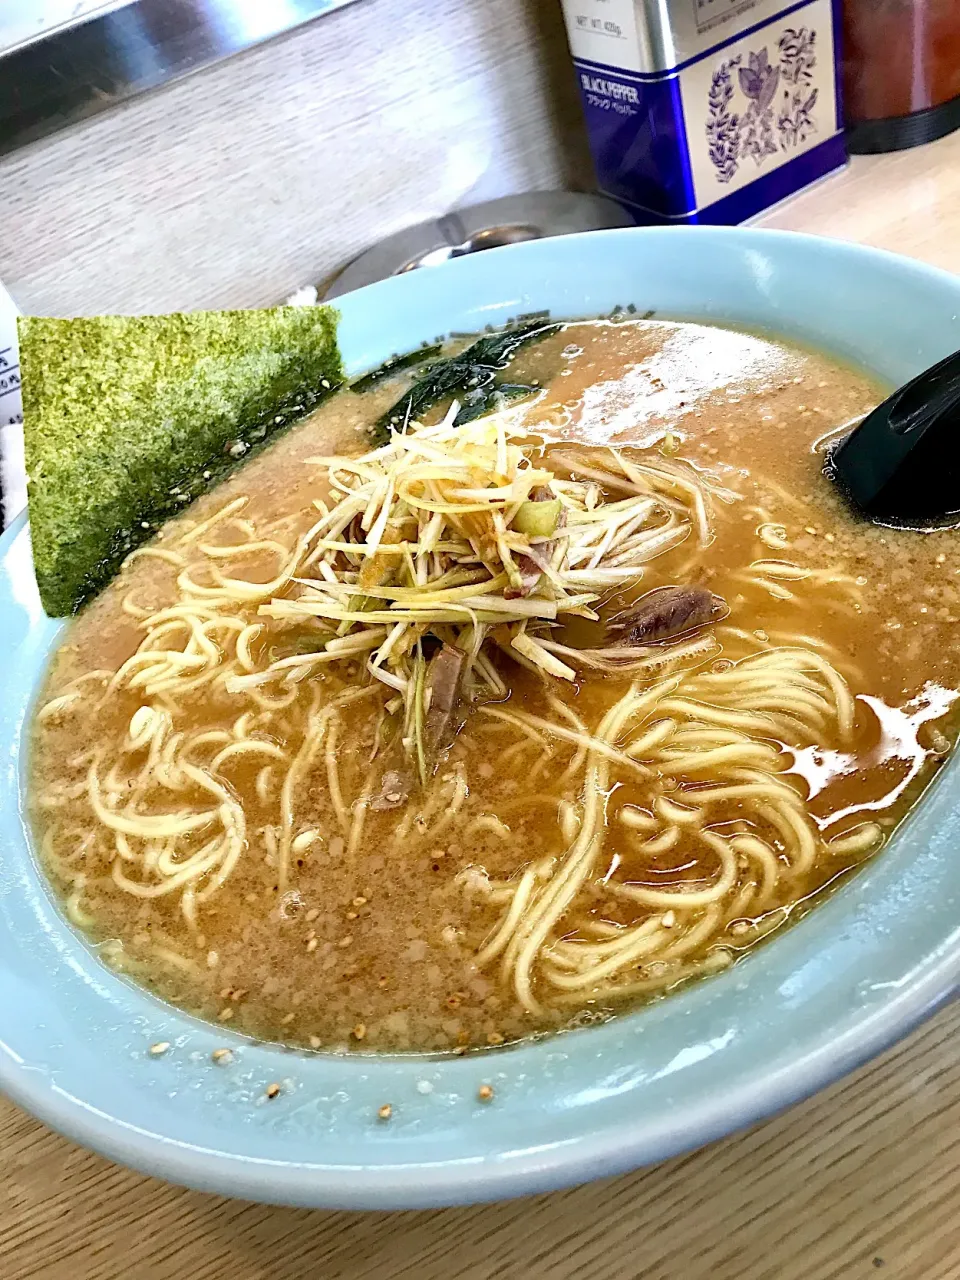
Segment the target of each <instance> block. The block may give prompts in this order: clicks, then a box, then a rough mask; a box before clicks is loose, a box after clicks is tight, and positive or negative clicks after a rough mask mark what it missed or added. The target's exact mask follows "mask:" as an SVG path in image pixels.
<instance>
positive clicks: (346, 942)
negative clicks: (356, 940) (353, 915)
mask: <svg viewBox="0 0 960 1280" xmlns="http://www.w3.org/2000/svg"><path fill="white" fill-rule="evenodd" d="M352 941H353V939H352V938H351V937H350V935H349V933H348V934H347V936H346V937H345V938H341V939H340V941H339V942H338V943H337V946H338V947H349V945H350V943H351V942H352Z"/></svg>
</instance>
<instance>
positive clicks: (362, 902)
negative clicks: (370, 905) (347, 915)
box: [352, 897, 367, 907]
mask: <svg viewBox="0 0 960 1280" xmlns="http://www.w3.org/2000/svg"><path fill="white" fill-rule="evenodd" d="M352 905H353V906H355V907H365V906H366V905H367V899H366V898H364V897H359V898H354V900H353V904H352Z"/></svg>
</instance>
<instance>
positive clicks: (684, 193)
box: [563, 0, 846, 223]
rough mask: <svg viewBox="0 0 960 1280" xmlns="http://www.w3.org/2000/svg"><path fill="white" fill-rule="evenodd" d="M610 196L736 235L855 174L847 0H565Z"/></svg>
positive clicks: (654, 219) (657, 218)
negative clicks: (840, 175) (845, 53)
mask: <svg viewBox="0 0 960 1280" xmlns="http://www.w3.org/2000/svg"><path fill="white" fill-rule="evenodd" d="M563 8H564V16H565V18H566V23H567V31H568V34H569V39H570V47H571V50H572V53H573V60H574V65H575V66H576V69H577V78H578V80H579V84H580V91H581V95H582V97H583V104H584V112H585V115H586V119H587V127H588V130H589V134H590V142H591V146H592V149H593V155H594V160H595V162H596V166H597V174H598V177H599V181H600V187H601V190H603V191H605V192H606V193H607V194H608V195H611V196H613V197H614V198H615V199H617V200H619V201H620V202H621V203H622V204H623V205H625V206H626V207H627V208H628V209H629V210H630V212H631V213H632V214H633V216H634V217H635V218H636V220H637V222H639V223H674V222H676V223H684V222H702V223H736V222H742V221H743V220H744V219H745V218H749V217H751V216H752V215H754V214H756V213H759V212H760V210H761V209H766V208H768V207H769V206H770V205H772V204H776V203H777V202H778V201H780V200H782V199H783V198H784V197H785V196H788V195H791V194H792V193H793V192H795V191H798V190H799V189H800V188H801V187H805V186H807V185H808V183H811V182H814V181H816V180H817V179H818V178H821V177H823V175H824V174H827V173H830V172H831V171H832V170H834V169H837V168H839V167H840V166H841V165H843V164H844V163H845V162H846V150H845V146H844V138H843V125H842V121H841V115H840V90H839V83H838V59H837V41H838V36H839V2H838V0H801V3H799V4H791V5H783V4H782V3H780V2H778V0H563Z"/></svg>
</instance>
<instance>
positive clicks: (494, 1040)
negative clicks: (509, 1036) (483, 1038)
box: [487, 1031, 503, 1044]
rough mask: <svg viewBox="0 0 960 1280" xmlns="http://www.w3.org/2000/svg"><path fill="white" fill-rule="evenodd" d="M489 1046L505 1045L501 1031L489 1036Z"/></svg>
mask: <svg viewBox="0 0 960 1280" xmlns="http://www.w3.org/2000/svg"><path fill="white" fill-rule="evenodd" d="M487 1044H503V1036H502V1035H501V1034H500V1032H499V1031H491V1032H490V1034H489V1035H488V1036H487Z"/></svg>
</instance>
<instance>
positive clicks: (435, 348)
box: [350, 342, 443, 394]
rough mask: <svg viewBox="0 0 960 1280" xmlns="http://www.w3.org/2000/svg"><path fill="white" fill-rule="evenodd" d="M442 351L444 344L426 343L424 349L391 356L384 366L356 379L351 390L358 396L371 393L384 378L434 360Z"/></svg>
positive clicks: (418, 348) (419, 348) (420, 348)
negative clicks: (364, 392) (365, 392)
mask: <svg viewBox="0 0 960 1280" xmlns="http://www.w3.org/2000/svg"><path fill="white" fill-rule="evenodd" d="M442 350H443V343H442V342H431V343H427V342H425V343H424V344H423V346H422V347H417V349H416V351H408V352H406V354H404V355H395V356H391V357H390V358H389V360H384V362H383V364H382V365H379V366H378V368H376V369H371V370H370V372H369V373H364V374H362V375H361V376H360V377H359V378H355V379H354V381H353V382H351V383H350V390H351V391H356V392H357V393H358V394H359V393H360V392H363V391H369V390H370V388H371V387H375V386H376V385H377V383H378V382H383V380H384V378H389V377H391V376H392V375H393V374H395V373H400V372H401V371H402V370H404V369H412V368H414V367H415V366H416V365H418V364H423V363H424V362H425V361H427V360H432V359H434V357H435V356H438V355H439V354H440V352H441V351H442Z"/></svg>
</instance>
